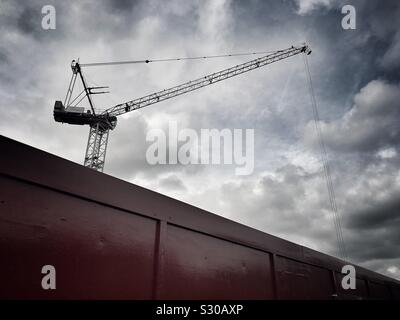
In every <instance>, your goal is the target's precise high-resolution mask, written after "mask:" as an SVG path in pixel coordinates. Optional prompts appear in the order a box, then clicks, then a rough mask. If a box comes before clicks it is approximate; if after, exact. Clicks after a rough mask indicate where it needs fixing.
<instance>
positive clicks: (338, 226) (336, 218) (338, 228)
mask: <svg viewBox="0 0 400 320" xmlns="http://www.w3.org/2000/svg"><path fill="white" fill-rule="evenodd" d="M303 60H304V65H305V69H306V73H307V82H308V88H309V91H310V98H311V105H312V109H313V116H314V125H315V130H316V132H317V136H318V141H319V147H320V152H321V161H322V164H323V169H324V175H325V179H326V185H327V188H328V194H329V202H330V206H331V210H332V214H333V222H334V225H335V232H336V239H337V243H338V251H339V255H340V257H341V258H342V259H343V260H347V259H348V257H347V251H346V246H345V242H344V238H343V232H342V223H341V216H340V213H339V210H338V208H337V205H336V196H335V192H334V188H333V183H332V177H331V173H330V168H329V161H328V153H327V151H326V146H325V143H324V139H323V135H322V132H321V128H320V125H319V122H320V118H319V112H318V107H317V102H316V99H315V94H314V88H313V85H312V81H311V73H310V68H309V65H308V61H307V56H306V55H305V54H303Z"/></svg>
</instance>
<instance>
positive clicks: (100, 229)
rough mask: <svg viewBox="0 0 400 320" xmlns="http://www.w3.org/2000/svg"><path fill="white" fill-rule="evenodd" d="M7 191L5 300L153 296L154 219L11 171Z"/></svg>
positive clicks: (2, 225)
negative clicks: (48, 281)
mask: <svg viewBox="0 0 400 320" xmlns="http://www.w3.org/2000/svg"><path fill="white" fill-rule="evenodd" d="M0 190H2V192H1V220H0V235H1V236H0V237H1V240H0V253H1V257H2V263H1V267H0V269H1V272H0V283H1V284H2V286H1V287H2V289H1V290H0V298H9V297H18V298H35V299H36V298H74V299H92V298H107V299H115V298H136V299H146V298H147V299H150V298H152V281H153V273H154V271H153V269H154V264H153V263H154V245H155V238H156V221H155V220H152V219H149V218H145V217H141V216H138V215H132V214H129V213H127V212H124V211H120V210H116V209H112V208H109V207H105V206H102V205H99V204H96V203H93V202H89V201H85V200H82V199H79V198H76V197H71V196H68V195H65V194H62V193H58V192H54V191H51V190H48V189H44V188H40V187H34V186H32V185H29V184H26V183H23V182H21V181H17V180H12V179H8V178H5V177H0ZM44 265H53V266H54V267H55V268H56V279H57V281H56V285H57V289H56V290H42V288H41V279H42V277H43V275H42V274H41V268H42V266H44Z"/></svg>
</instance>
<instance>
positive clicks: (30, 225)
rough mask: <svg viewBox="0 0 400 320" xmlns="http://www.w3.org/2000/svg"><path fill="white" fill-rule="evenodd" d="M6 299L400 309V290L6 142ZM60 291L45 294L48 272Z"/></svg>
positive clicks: (2, 174) (2, 220)
mask: <svg viewBox="0 0 400 320" xmlns="http://www.w3.org/2000/svg"><path fill="white" fill-rule="evenodd" d="M0 150H1V157H0V190H1V193H0V256H1V263H0V283H1V286H0V298H3V299H4V298H6V299H8V298H23V299H332V298H334V296H335V295H338V297H339V298H369V297H370V298H388V299H390V298H397V299H398V298H400V283H399V282H398V281H396V280H393V279H390V278H388V277H384V276H382V275H379V274H377V273H374V272H371V271H368V270H365V269H363V268H360V267H357V268H356V270H357V277H358V279H357V290H354V292H351V293H349V292H348V291H344V290H342V289H340V288H341V287H340V281H341V276H342V275H341V274H340V270H341V267H342V266H343V264H344V262H342V261H340V260H338V259H336V258H333V257H330V256H328V255H325V254H322V253H319V252H316V251H314V250H311V249H308V248H305V247H302V246H299V245H296V244H294V243H291V242H288V241H285V240H283V239H279V238H277V237H274V236H271V235H268V234H266V233H263V232H260V231H257V230H255V229H252V228H249V227H246V226H244V225H241V224H239V223H235V222H233V221H230V220H228V219H225V218H222V217H220V216H217V215H214V214H211V213H209V212H206V211H204V210H201V209H199V208H196V207H193V206H190V205H188V204H185V203H182V202H180V201H177V200H174V199H172V198H169V197H166V196H163V195H161V194H158V193H156V192H153V191H150V190H147V189H144V188H141V187H138V186H135V185H132V184H129V183H127V182H124V181H121V180H118V179H116V178H113V177H110V176H108V175H106V174H102V173H98V172H96V171H93V170H90V169H87V168H84V167H82V166H80V165H77V164H75V163H72V162H70V161H67V160H64V159H61V158H58V157H56V156H53V155H50V154H48V153H45V152H43V151H40V150H37V149H34V148H32V147H29V146H26V145H24V144H21V143H18V142H15V141H13V140H10V139H8V138H5V137H0ZM47 264H50V265H54V266H55V268H56V276H57V277H56V279H57V280H56V283H57V288H56V290H43V289H42V288H41V279H42V277H43V275H42V274H41V268H42V266H43V265H47Z"/></svg>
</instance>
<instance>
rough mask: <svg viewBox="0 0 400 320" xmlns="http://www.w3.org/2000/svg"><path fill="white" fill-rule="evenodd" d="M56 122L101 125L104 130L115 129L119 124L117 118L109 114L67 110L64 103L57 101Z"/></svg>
mask: <svg viewBox="0 0 400 320" xmlns="http://www.w3.org/2000/svg"><path fill="white" fill-rule="evenodd" d="M53 115H54V120H55V121H57V122H61V123H68V124H75V125H90V126H93V125H95V124H97V123H99V124H100V125H101V126H102V127H103V128H104V129H111V130H112V129H114V128H115V126H116V124H117V117H116V116H110V115H108V114H100V115H96V114H92V112H91V111H90V110H87V111H86V112H85V108H83V107H68V108H65V107H64V105H63V103H62V102H61V101H59V100H57V101H56V102H55V103H54V112H53Z"/></svg>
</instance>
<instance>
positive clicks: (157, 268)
mask: <svg viewBox="0 0 400 320" xmlns="http://www.w3.org/2000/svg"><path fill="white" fill-rule="evenodd" d="M166 235H167V222H166V221H165V220H158V222H157V229H156V241H155V250H154V251H155V252H154V258H155V259H154V282H153V299H160V297H161V295H162V292H163V286H164V281H165V277H164V268H165V255H166V239H167V237H166Z"/></svg>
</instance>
